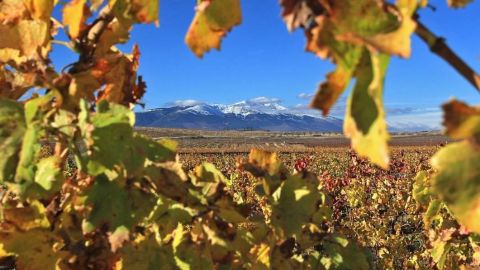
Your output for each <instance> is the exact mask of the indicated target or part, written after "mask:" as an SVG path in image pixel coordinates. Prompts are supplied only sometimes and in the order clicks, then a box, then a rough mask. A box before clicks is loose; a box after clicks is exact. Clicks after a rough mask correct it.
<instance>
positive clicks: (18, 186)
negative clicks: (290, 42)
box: [0, 0, 480, 269]
mask: <svg viewBox="0 0 480 270" xmlns="http://www.w3.org/2000/svg"><path fill="white" fill-rule="evenodd" d="M427 2H428V1H417V0H398V1H396V3H391V2H390V1H377V0H355V1H353V0H339V1H323V0H281V1H280V5H281V6H282V8H283V11H282V17H283V19H284V21H285V23H286V25H287V28H288V29H289V30H291V31H294V30H296V29H299V28H301V29H302V30H303V31H304V32H305V35H306V37H307V46H306V49H307V51H309V52H312V53H314V54H315V55H316V56H318V57H320V58H323V59H329V60H331V61H332V62H333V63H334V64H335V66H336V67H335V70H334V71H332V72H331V73H329V74H328V75H327V78H326V81H325V82H323V83H322V84H320V86H319V89H318V91H317V94H316V95H315V97H314V99H313V101H312V107H314V108H317V109H320V110H321V111H322V112H323V114H325V115H327V114H328V112H329V110H330V108H331V106H332V105H333V104H334V103H335V102H336V101H337V100H338V98H339V97H340V95H341V94H342V93H343V92H344V91H345V90H346V89H347V88H348V86H349V84H350V82H351V81H352V82H353V81H354V82H355V84H354V85H353V89H352V91H351V93H350V96H349V99H348V102H347V110H346V115H345V123H344V133H345V135H346V136H347V137H349V138H350V139H351V144H352V148H353V150H354V151H355V153H354V152H351V153H350V155H349V157H350V162H351V163H350V164H349V165H348V166H347V167H346V168H345V169H346V171H345V173H344V174H343V175H342V173H339V172H337V173H338V174H339V175H332V174H334V173H335V172H330V173H329V172H326V171H319V172H313V171H312V169H311V167H312V166H311V164H312V162H311V160H310V159H309V158H300V159H297V160H296V161H295V163H294V165H293V166H286V165H285V164H284V163H282V162H281V161H280V158H279V155H278V154H277V153H272V152H267V151H262V150H259V149H252V150H251V152H250V154H249V155H248V157H244V158H240V159H238V160H237V161H236V163H237V164H236V165H235V166H233V165H232V164H230V165H229V166H228V168H227V169H225V170H222V171H220V170H219V169H217V168H216V167H215V166H214V165H212V164H211V163H203V164H200V165H196V166H192V168H191V169H185V168H184V167H182V164H181V163H180V161H179V157H178V155H177V153H176V149H177V143H176V142H174V141H170V140H153V139H151V138H150V137H147V136H145V135H142V134H140V133H138V132H136V130H135V129H134V125H135V114H134V112H133V108H134V106H136V105H142V104H141V103H142V97H143V96H144V94H145V91H146V86H147V85H146V83H145V82H144V81H143V79H142V76H140V75H139V74H137V71H138V68H139V64H140V55H141V53H140V46H139V45H134V46H133V47H132V48H131V52H130V53H124V52H122V51H121V50H120V49H118V47H117V46H118V45H119V44H124V43H126V42H127V41H128V40H129V32H130V31H131V29H132V28H133V27H137V24H147V23H154V24H157V25H158V12H159V2H158V1H156V0H109V1H103V0H89V1H87V0H70V1H67V2H65V3H63V2H59V1H54V0H3V1H0V37H1V39H0V138H1V139H0V153H1V155H2V158H1V159H0V268H6V269H157V268H159V269H372V268H374V267H375V265H380V266H383V267H384V268H388V267H397V266H400V267H410V266H414V267H417V268H421V267H431V266H435V267H438V268H444V267H450V268H451V267H453V266H458V265H468V266H473V267H478V265H479V264H480V263H479V261H480V259H479V258H480V255H479V254H480V249H479V247H480V240H479V235H478V234H479V233H480V210H479V207H478V205H479V203H480V185H479V184H478V182H479V181H478V180H479V177H480V173H479V172H480V169H479V164H480V150H479V149H480V146H479V143H480V132H479V130H480V109H479V108H478V107H473V106H470V105H467V104H466V103H463V102H461V101H457V100H452V101H450V102H448V103H446V104H445V105H444V106H443V110H444V113H445V118H444V126H445V128H446V133H447V135H449V136H450V137H451V138H453V139H456V140H461V141H457V142H452V143H449V144H448V145H446V146H444V147H442V148H440V149H439V150H438V152H437V153H436V154H435V155H434V156H433V157H432V159H431V168H430V167H429V166H426V167H427V168H416V169H418V171H420V172H419V173H418V175H417V176H416V177H415V184H414V185H413V187H412V188H413V197H414V200H415V201H416V208H415V209H413V208H412V207H411V204H408V205H407V207H404V209H402V210H401V211H397V210H398V209H400V208H401V207H400V206H399V205H398V204H397V203H395V197H394V196H397V197H401V198H403V197H405V196H409V195H408V194H405V193H396V194H393V193H392V194H390V195H388V196H387V195H386V194H380V193H379V192H378V190H381V189H386V187H388V188H390V189H392V190H395V188H397V187H398V186H396V185H397V183H396V182H395V180H398V178H400V177H399V176H400V175H411V174H412V172H411V171H409V167H408V166H407V165H405V163H404V162H403V161H402V160H394V161H391V158H390V152H389V149H388V140H389V134H388V132H387V125H386V122H385V110H384V108H383V99H382V98H383V97H382V96H383V81H384V78H385V76H386V74H387V68H388V64H389V60H390V58H391V57H394V56H399V57H403V58H408V57H409V55H410V53H411V52H410V50H411V48H410V38H411V36H412V35H413V34H417V35H418V36H420V37H421V38H422V40H424V41H425V42H426V43H427V45H428V46H429V47H430V48H432V51H433V52H434V53H436V54H438V55H439V56H440V57H442V58H444V59H445V60H446V61H447V62H448V63H449V64H450V65H451V66H452V67H454V68H455V69H456V70H457V71H458V72H459V73H460V74H461V75H462V76H464V77H465V78H466V79H467V80H468V81H469V82H470V83H471V84H472V85H473V86H474V87H475V88H477V89H478V88H480V87H479V85H478V84H479V81H480V79H479V78H480V77H478V75H477V74H476V73H475V72H474V71H473V69H471V68H470V67H469V66H468V65H467V64H465V62H463V61H462V60H461V59H460V58H459V57H458V56H457V55H456V54H455V53H454V52H453V50H451V49H450V48H449V47H448V46H447V45H446V43H445V42H444V41H443V39H441V38H438V37H437V36H436V35H434V34H433V33H432V32H431V31H430V30H429V29H428V28H427V27H426V26H425V25H423V24H422V23H421V21H420V18H419V17H418V16H417V11H418V9H420V8H424V7H426V6H428V3H427ZM469 2H471V1H469V0H449V1H448V4H449V5H450V6H452V7H454V8H459V7H464V6H466V5H467V4H468V3H469ZM56 8H59V9H61V11H62V14H61V18H54V16H53V14H54V12H53V11H54V10H55V9H56ZM241 21H242V13H241V5H240V0H198V1H197V5H196V14H195V17H194V18H193V21H192V24H191V26H190V28H189V29H188V31H187V34H186V37H185V42H186V44H187V46H188V47H189V48H190V49H191V50H192V52H193V53H194V54H195V55H196V56H198V57H204V55H205V53H207V52H208V51H209V50H211V49H220V45H221V40H222V39H223V38H225V37H226V36H227V34H228V33H229V32H230V31H231V30H232V28H233V27H235V26H237V25H239V24H240V23H241ZM59 31H64V32H65V33H66V34H67V37H68V41H67V42H65V41H60V40H57V39H56V38H57V37H58V33H59ZM53 44H61V45H64V46H66V47H68V48H69V49H70V50H71V52H72V53H74V54H76V55H77V57H78V59H77V61H75V62H74V63H71V64H69V65H67V66H65V67H61V69H58V68H57V67H54V66H53V64H52V61H51V60H50V53H51V51H52V50H53V49H54V46H53ZM59 70H60V71H59ZM456 153H462V155H456ZM364 158H366V159H364ZM369 162H372V163H374V164H376V165H378V167H374V166H370V163H369ZM386 169H390V172H394V173H395V174H394V176H392V174H388V173H387V171H386ZM410 169H411V168H410ZM232 170H234V171H235V173H231V172H232ZM227 173H228V174H230V175H229V177H228V178H227V177H226V176H225V175H226V174H227ZM357 175H361V176H362V179H359V178H357V177H356V176H357ZM338 176H340V177H338ZM382 177H383V178H385V179H383V180H384V181H382V182H380V183H374V182H373V181H372V179H379V178H382ZM241 178H249V179H250V180H249V182H245V183H243V186H238V185H239V179H241ZM236 185H237V186H236ZM360 185H361V186H363V188H362V189H361V190H358V189H355V188H352V187H358V186H360ZM245 190H248V192H243V193H242V191H245ZM402 190H405V189H402ZM239 191H240V193H239ZM380 196H385V197H380ZM373 200H377V201H381V202H391V204H386V203H380V204H378V207H377V206H375V207H376V209H375V213H376V215H379V216H389V222H388V224H382V227H381V228H380V229H378V228H375V230H377V229H378V230H388V231H387V232H386V234H388V235H390V236H391V237H390V238H389V240H390V241H391V243H393V244H392V245H398V246H400V245H403V244H404V238H401V239H400V240H399V239H398V238H396V237H395V236H394V235H399V234H401V235H412V234H415V233H416V232H418V231H419V230H421V226H418V225H415V222H416V221H417V220H415V218H411V216H412V212H413V211H417V212H421V213H423V218H422V225H424V226H425V230H427V231H428V232H429V237H428V248H427V250H426V251H425V252H426V254H423V253H422V254H416V255H415V256H417V255H418V256H417V257H415V258H413V259H411V260H410V261H401V262H399V261H398V260H397V261H391V260H390V259H385V260H383V257H382V256H384V257H388V256H385V254H386V251H385V249H382V247H380V245H385V244H384V243H381V241H376V239H372V238H371V237H370V235H367V234H366V235H365V236H364V237H362V236H359V235H355V234H354V233H352V231H351V230H353V229H355V230H356V231H357V232H358V231H362V230H364V231H369V230H370V228H366V227H365V226H367V225H365V226H364V225H363V224H357V225H358V227H355V225H353V227H354V228H350V229H349V228H347V227H346V226H343V225H342V224H343V222H344V219H346V218H348V217H349V216H352V213H357V214H358V215H363V216H365V215H366V213H365V212H364V210H362V209H363V208H361V206H362V205H363V206H365V207H366V206H368V207H371V201H373ZM407 201H408V202H411V200H407ZM365 209H366V208H365ZM369 210H372V209H369ZM362 226H363V227H362ZM378 230H377V231H378ZM425 241H427V240H425ZM419 249H420V248H419V247H418V246H416V245H414V244H411V245H409V246H408V248H407V250H410V252H411V253H414V252H416V251H418V250H419ZM369 250H370V252H369ZM371 250H374V251H375V256H372V254H371ZM452 254H453V255H452ZM419 257H422V258H425V257H428V258H429V260H430V262H431V264H430V265H420V263H419V262H418V261H419V260H417V259H418V258H419ZM379 261H381V263H379ZM422 262H423V261H422Z"/></svg>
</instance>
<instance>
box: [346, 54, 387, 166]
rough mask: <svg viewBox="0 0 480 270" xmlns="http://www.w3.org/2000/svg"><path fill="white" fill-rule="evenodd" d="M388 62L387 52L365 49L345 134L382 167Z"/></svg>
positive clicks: (362, 153) (349, 103)
mask: <svg viewBox="0 0 480 270" xmlns="http://www.w3.org/2000/svg"><path fill="white" fill-rule="evenodd" d="M388 62H389V57H388V56H386V55H377V54H371V53H369V52H367V51H366V52H365V54H364V57H363V61H362V63H361V64H360V66H359V67H358V69H357V71H356V72H357V73H358V74H357V82H356V85H355V87H354V89H353V91H352V93H351V94H350V96H349V98H348V101H347V111H346V113H345V120H344V132H345V135H346V136H347V137H348V138H350V139H351V142H352V147H353V149H354V150H355V151H356V152H357V153H358V154H359V155H360V156H364V157H367V158H369V159H370V161H372V162H373V163H375V164H377V165H379V166H380V167H382V168H385V169H386V168H388V163H389V156H388V144H387V142H388V139H389V135H388V132H387V124H386V122H385V112H384V109H383V100H382V97H383V81H384V76H385V71H386V68H387V65H388Z"/></svg>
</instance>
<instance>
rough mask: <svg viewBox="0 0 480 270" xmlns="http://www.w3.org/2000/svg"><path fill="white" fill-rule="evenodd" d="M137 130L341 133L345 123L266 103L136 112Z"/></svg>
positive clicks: (206, 105)
mask: <svg viewBox="0 0 480 270" xmlns="http://www.w3.org/2000/svg"><path fill="white" fill-rule="evenodd" d="M136 117H137V121H136V125H137V126H149V127H168V128H192V129H207V130H245V129H248V130H271V131H320V132H341V131H342V120H341V119H339V118H336V117H321V116H320V115H315V114H312V113H305V112H304V111H296V110H292V109H289V108H287V107H283V106H281V105H280V104H278V102H270V101H268V100H266V101H265V102H262V100H254V101H251V100H249V101H241V102H237V103H234V104H230V105H224V104H205V103H203V104H191V105H187V106H173V107H168V108H158V109H152V110H146V111H143V112H137V114H136Z"/></svg>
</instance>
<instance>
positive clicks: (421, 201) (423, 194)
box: [412, 171, 431, 207]
mask: <svg viewBox="0 0 480 270" xmlns="http://www.w3.org/2000/svg"><path fill="white" fill-rule="evenodd" d="M414 180H415V183H413V191H412V195H413V198H414V199H415V201H416V202H417V204H418V205H420V206H423V207H425V206H427V205H428V204H429V203H430V200H431V198H430V197H431V192H430V182H429V179H428V173H427V172H426V171H420V172H418V173H417V175H416V176H415V179H414Z"/></svg>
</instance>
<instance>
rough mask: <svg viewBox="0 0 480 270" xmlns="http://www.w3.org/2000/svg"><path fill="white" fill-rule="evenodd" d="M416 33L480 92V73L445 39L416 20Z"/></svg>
mask: <svg viewBox="0 0 480 270" xmlns="http://www.w3.org/2000/svg"><path fill="white" fill-rule="evenodd" d="M416 22H417V29H416V30H415V34H417V36H419V37H420V38H421V39H422V40H423V41H424V42H425V43H426V44H427V45H428V47H429V48H430V50H431V51H432V52H433V53H434V54H436V55H438V56H439V57H441V58H442V59H443V60H445V61H447V62H448V63H449V64H450V66H452V67H453V68H454V69H455V70H456V71H457V72H458V73H460V75H462V76H463V77H464V78H465V79H466V80H467V81H468V82H469V83H470V84H471V85H472V86H473V87H475V89H477V91H479V92H480V75H478V74H477V73H476V72H475V71H474V70H473V69H472V68H471V67H470V66H469V65H468V64H467V63H466V62H465V61H463V60H462V59H461V58H460V57H459V56H458V55H457V54H456V53H455V52H454V51H453V50H452V49H451V48H450V47H448V45H447V44H446V43H445V39H444V38H442V37H438V36H436V35H435V34H434V33H432V31H430V29H428V28H427V27H426V26H425V25H424V24H422V23H421V22H419V21H418V19H417V20H416Z"/></svg>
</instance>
